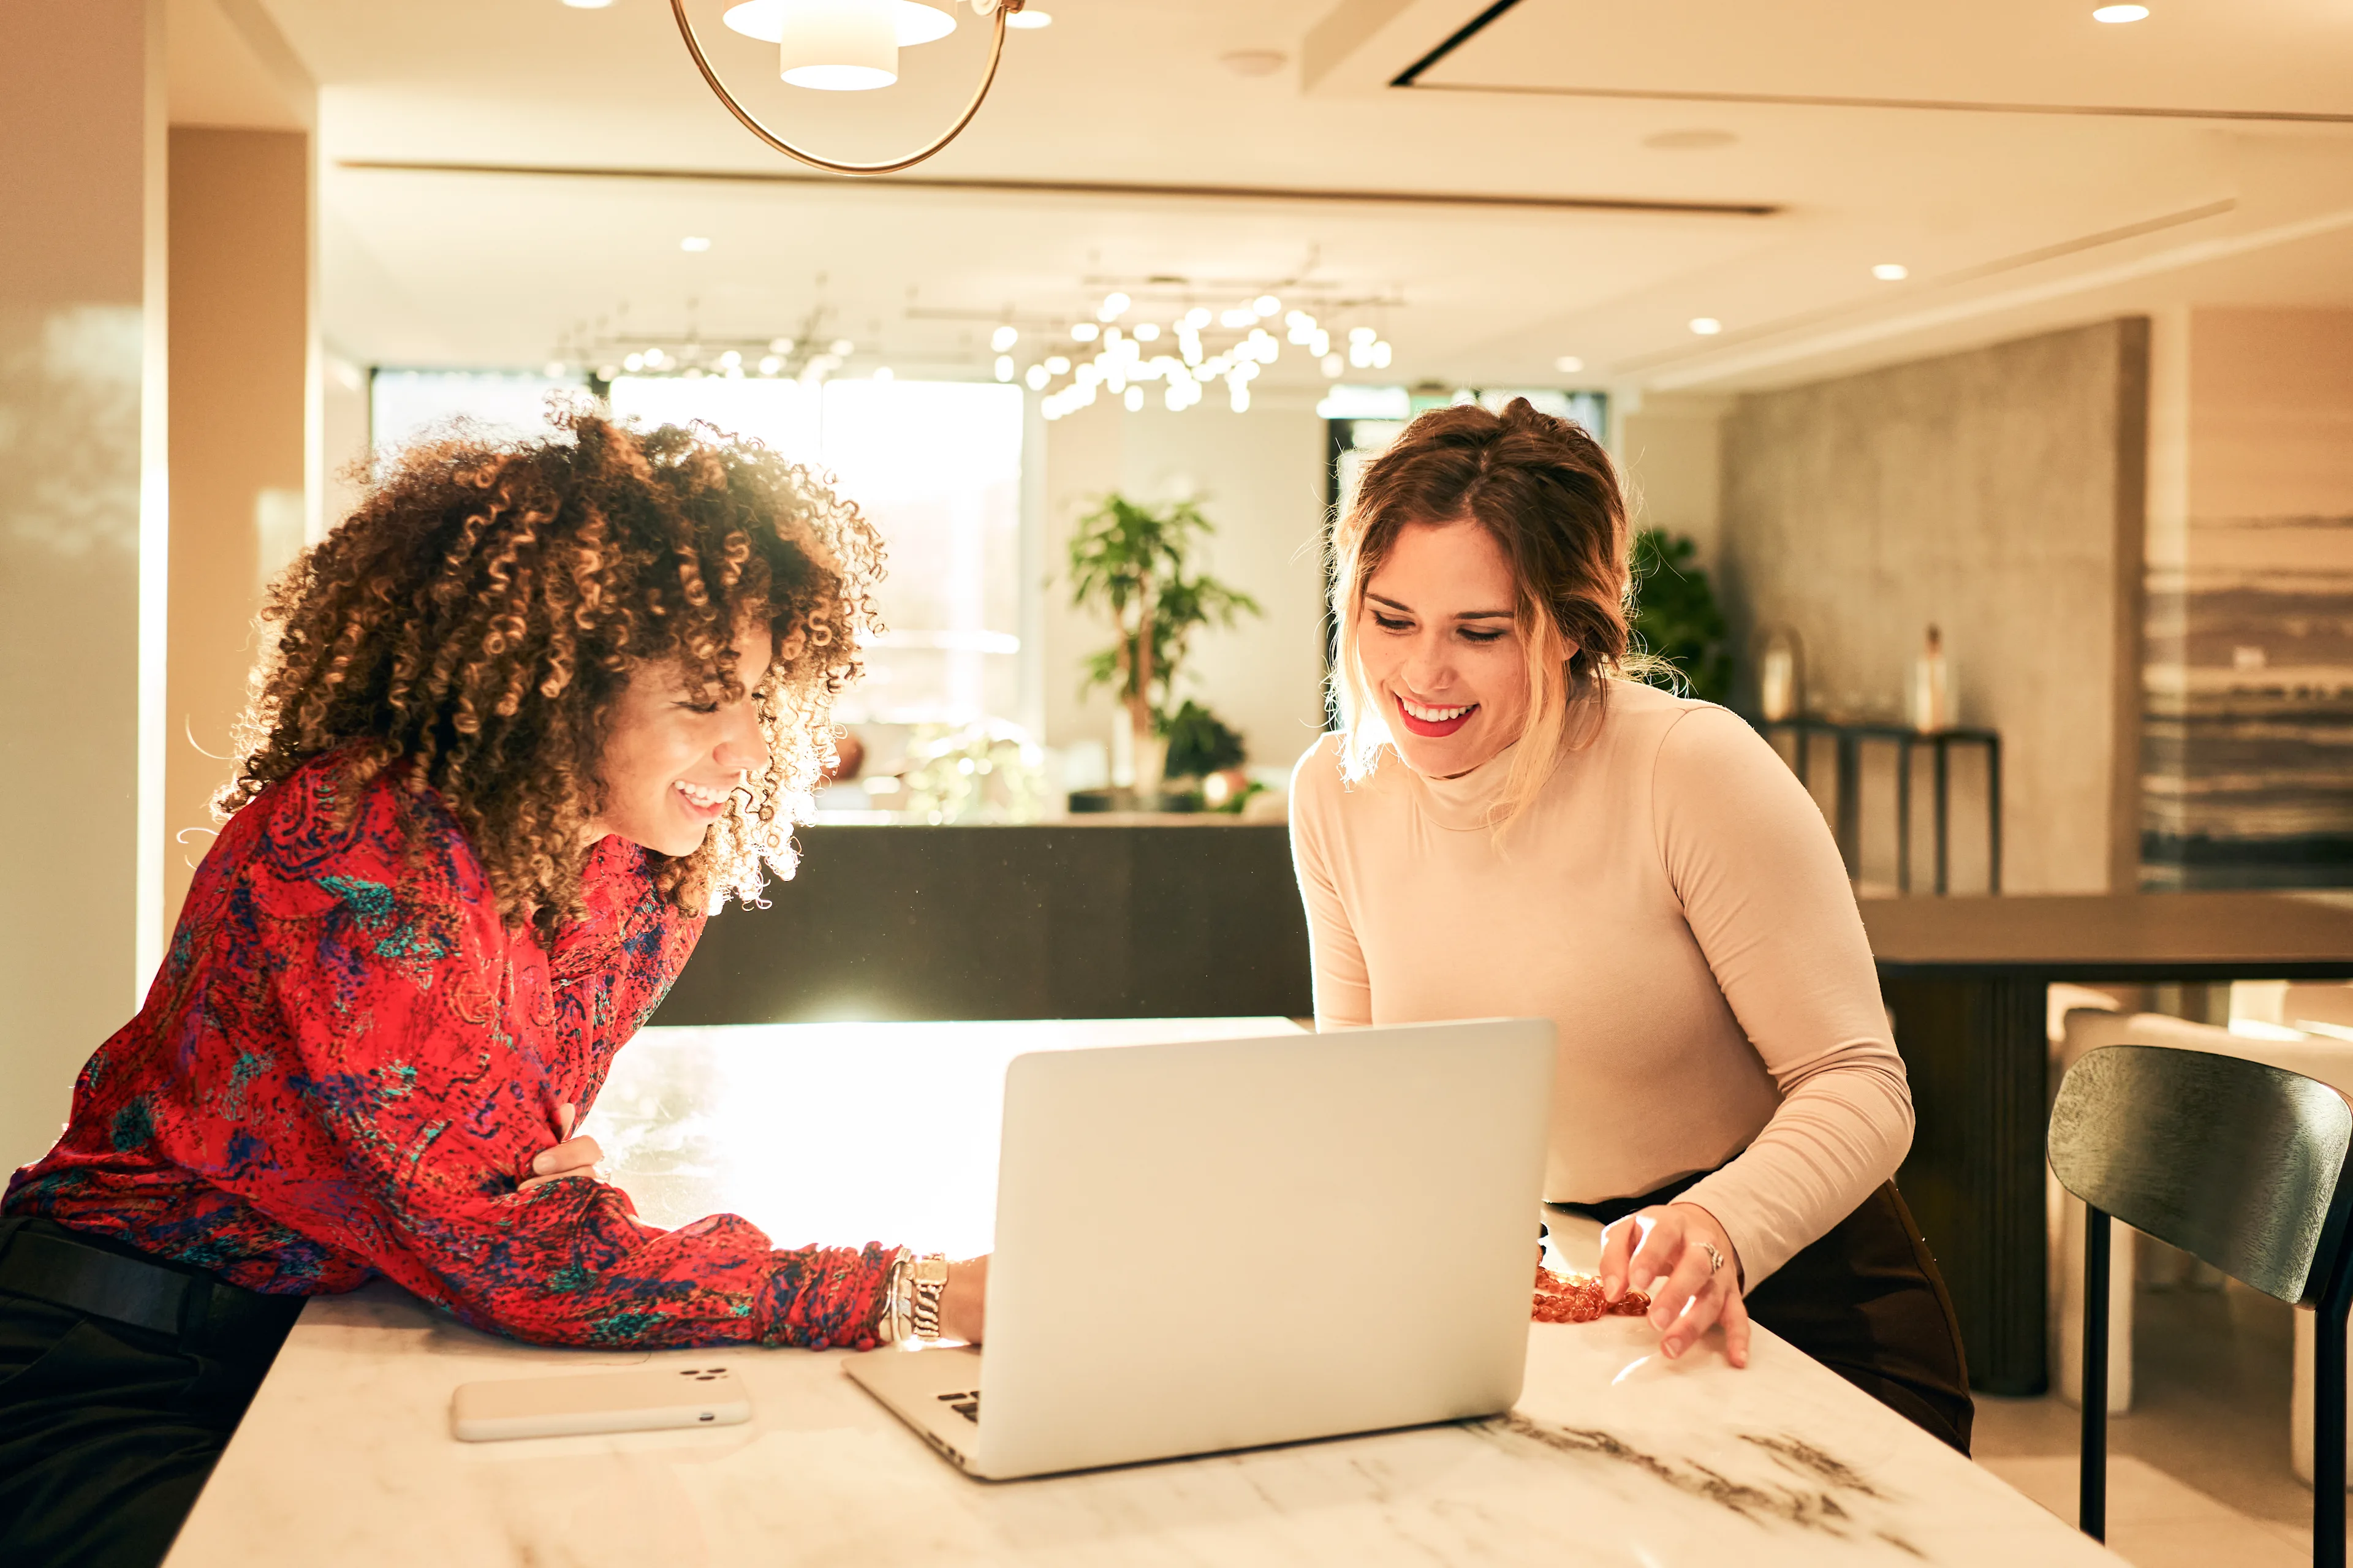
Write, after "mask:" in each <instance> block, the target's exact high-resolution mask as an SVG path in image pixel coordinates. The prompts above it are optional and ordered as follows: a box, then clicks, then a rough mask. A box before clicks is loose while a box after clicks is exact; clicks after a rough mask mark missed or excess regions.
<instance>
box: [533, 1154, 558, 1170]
mask: <svg viewBox="0 0 2353 1568" xmlns="http://www.w3.org/2000/svg"><path fill="white" fill-rule="evenodd" d="M531 1168H532V1169H533V1171H536V1172H538V1173H540V1174H541V1175H545V1174H547V1173H548V1172H550V1171H552V1170H554V1168H555V1167H554V1163H553V1162H552V1161H550V1160H549V1158H548V1157H547V1156H546V1155H545V1154H533V1156H532V1157H531Z"/></svg>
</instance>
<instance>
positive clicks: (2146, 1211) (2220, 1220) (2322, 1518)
mask: <svg viewBox="0 0 2353 1568" xmlns="http://www.w3.org/2000/svg"><path fill="white" fill-rule="evenodd" d="M2348 1151H2353V1109H2348V1106H2347V1104H2346V1101H2345V1097H2344V1096H2343V1095H2341V1094H2339V1093H2337V1090H2335V1089H2331V1088H2329V1087H2328V1086H2327V1084H2325V1083H2321V1082H2318V1081H2317V1080H2316V1079H2308V1078H2306V1077H2304V1076H2303V1075H2302V1074H2300V1073H2292V1072H2288V1071H2286V1070H2284V1068H2275V1067H2267V1066H2265V1065H2263V1063H2261V1062H2251V1061H2246V1060H2242V1058H2237V1057H2222V1056H2213V1055H2211V1054H2209V1053H2207V1052H2205V1051H2186V1050H2177V1049H2173V1048H2170V1047H2162V1046H2106V1047H2102V1048H2101V1049H2099V1050H2095V1051H2092V1052H2090V1053H2088V1054H2087V1055H2085V1056H2084V1057H2083V1058H2081V1059H2080V1060H2078V1061H2077V1062H2076V1063H2075V1065H2074V1066H2073V1067H2072V1068H2068V1069H2067V1077H2066V1079H2065V1081H2063V1083H2062V1084H2061V1085H2060V1086H2059V1099H2058V1101H2057V1103H2056V1104H2054V1105H2053V1106H2052V1110H2051V1169H2052V1173H2054V1174H2056V1175H2057V1176H2058V1178H2059V1183H2060V1185H2062V1186H2063V1187H2065V1188H2066V1189H2067V1190H2068V1191H2069V1192H2071V1193H2073V1194H2075V1195H2076V1196H2077V1197H2079V1198H2081V1199H2083V1200H2084V1205H2085V1206H2086V1207H2087V1208H2088V1209H2089V1211H2090V1212H2089V1214H2087V1215H2085V1222H2084V1457H2083V1466H2084V1471H2083V1490H2082V1500H2081V1503H2080V1505H2079V1512H2080V1517H2079V1520H2078V1522H2079V1523H2080V1524H2081V1525H2082V1527H2083V1530H2084V1533H2086V1534H2087V1535H2090V1536H2091V1537H2093V1539H2094V1540H2102V1541H2104V1540H2105V1539H2106V1538H2107V1484H2108V1225H2107V1221H2108V1217H2109V1216H2110V1215H2114V1216H2115V1217H2116V1218H2117V1219H2120V1220H2123V1221H2124V1222H2125V1223H2126V1225H2129V1226H2133V1227H2134V1228H2135V1229H2137V1230H2141V1231H2146V1232H2147V1234H2149V1235H2150V1236H2153V1237H2157V1238H2158V1240H2159V1241H2163V1242H2168V1243H2170V1244H2171V1245H2172V1246H2175V1247H2180V1248H2181V1249H2182V1250H2183V1251H2185V1252H2189V1253H2191V1254H2193V1255H2195V1256H2196V1257H2198V1258H2203V1259H2204V1260H2205V1261H2206V1262H2208V1263H2211V1264H2212V1265H2213V1266H2214V1267H2215V1268H2220V1269H2221V1270H2222V1272H2224V1273H2225V1274H2228V1275H2231V1276H2232V1278H2234V1279H2239V1280H2241V1281H2242V1282H2243V1283H2245V1284H2247V1285H2251V1286H2253V1288H2254V1289H2258V1290H2261V1291H2262V1292H2263V1294H2265V1295H2266V1296H2274V1297H2276V1298H2278V1299H2279V1300H2283V1301H2286V1302H2289V1303H2291V1304H2293V1305H2296V1306H2308V1307H2314V1308H2316V1309H2317V1310H2318V1311H2319V1321H2318V1322H2317V1324H2316V1330H2317V1333H2318V1343H2317V1349H2318V1353H2317V1354H2316V1356H2315V1357H2314V1358H2313V1363H2314V1371H2313V1378H2314V1387H2313V1400H2312V1413H2313V1414H2312V1420H2313V1427H2312V1481H2313V1486H2312V1560H2313V1562H2314V1563H2316V1564H2318V1565H2320V1568H2345V1320H2346V1313H2347V1309H2348V1306H2353V1247H2348V1246H2347V1245H2346V1232H2347V1223H2346V1222H2347V1218H2348V1214H2353V1182H2348V1181H2347V1180H2346V1176H2347V1174H2348V1172H2347V1169H2346V1160H2347V1154H2348Z"/></svg>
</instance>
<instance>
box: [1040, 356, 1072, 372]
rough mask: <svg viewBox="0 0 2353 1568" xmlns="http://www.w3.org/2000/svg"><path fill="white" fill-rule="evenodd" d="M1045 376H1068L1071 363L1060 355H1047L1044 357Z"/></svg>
mask: <svg viewBox="0 0 2353 1568" xmlns="http://www.w3.org/2000/svg"><path fill="white" fill-rule="evenodd" d="M1046 374H1048V375H1068V374H1071V362H1070V361H1069V360H1066V359H1064V358H1063V357H1062V356H1061V355H1060V354H1049V355H1047V356H1046Z"/></svg>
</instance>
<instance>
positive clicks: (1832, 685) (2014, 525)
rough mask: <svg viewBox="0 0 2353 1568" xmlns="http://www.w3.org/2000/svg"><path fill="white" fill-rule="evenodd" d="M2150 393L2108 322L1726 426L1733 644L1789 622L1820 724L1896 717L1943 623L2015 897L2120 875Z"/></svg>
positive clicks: (1849, 386)
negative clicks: (1843, 717)
mask: <svg viewBox="0 0 2353 1568" xmlns="http://www.w3.org/2000/svg"><path fill="white" fill-rule="evenodd" d="M2147 374H2148V337H2147V323H2146V322H2145V321H2141V320H2138V319H2135V320H2130V321H2109V322H2104V323H2100V324H2098V325H2094V326H2089V327H2083V328H2079V329H2075V330H2073V331H2063V332H2054V333H2050V334H2046V335H2043V336H2040V337H2034V338H2029V339H2024V340H2021V341H2019V342H2009V343H2001V344H1997V345H1995V346H1993V347H1990V348H1986V349H1979V350H1977V351H1974V352H1971V353H1959V354H1953V355H1949V356H1947V357H1943V358H1939V359H1933V360H1926V361H1921V362H1917V363H1911V364H1905V365H1897V366H1894V367H1892V368H1889V369H1884V370H1879V371H1874V372H1871V373H1869V374H1861V375H1854V376H1848V377H1842V378H1840V379H1837V380H1833V381H1827V382H1821V383H1818V384H1813V385H1810V386H1801V387H1796V388H1792V389H1789V390H1788V391H1782V392H1773V393H1763V394H1756V395H1748V396H1745V397H1743V398H1742V399H1740V401H1739V403H1738V404H1737V405H1736V407H1735V408H1734V410H1733V411H1732V413H1731V414H1730V415H1729V416H1727V418H1726V420H1725V431H1724V450H1723V464H1724V489H1723V495H1724V502H1723V522H1722V528H1723V538H1722V547H1721V550H1722V554H1721V560H1722V567H1723V583H1724V586H1725V596H1726V598H1727V601H1728V603H1729V605H1730V606H1731V608H1732V611H1733V615H1734V618H1735V631H1736V635H1737V636H1740V637H1743V638H1744V639H1745V638H1746V636H1747V635H1748V634H1750V633H1751V632H1752V631H1753V629H1754V628H1755V627H1756V626H1759V625H1761V624H1764V623H1767V622H1776V621H1778V622H1782V623H1786V624H1788V625H1791V626H1795V627H1796V628H1797V629H1798V630H1799V634H1800V636H1801V637H1803V639H1804V643H1805V650H1806V657H1807V666H1808V669H1807V681H1808V689H1809V692H1810V697H1811V699H1812V702H1813V705H1814V706H1816V707H1820V708H1844V709H1848V710H1860V711H1862V712H1863V713H1867V714H1883V715H1886V716H1891V717H1892V716H1894V715H1896V714H1899V713H1900V712H1901V711H1902V708H1901V694H1902V690H1903V685H1902V683H1903V680H1904V679H1905V670H1906V668H1907V666H1908V661H1909V660H1910V659H1911V658H1912V657H1913V656H1914V655H1915V653H1916V651H1917V650H1918V648H1919V647H1920V643H1921V640H1922V637H1923V633H1924V630H1925V628H1926V626H1928V625H1929V624H1930V623H1932V622H1933V623H1936V625H1938V626H1941V627H1942V628H1943V630H1944V634H1945V637H1946V645H1947V648H1948V649H1949V650H1950V651H1951V657H1952V658H1953V661H1954V665H1955V672H1956V676H1957V682H1958V697H1959V720H1960V721H1961V722H1963V723H1965V724H1972V725H1983V726H1988V727H1990V728H1993V729H1997V730H1999V731H2001V733H2002V740H2003V744H2004V748H2005V752H2004V788H2005V796H2004V811H2003V816H2002V822H2003V833H2004V839H2005V854H2004V863H2003V886H2004V888H2005V889H2006V890H2009V891H2014V892H2080V891H2096V890H2101V889H2106V888H2108V887H2110V886H2111V885H2115V886H2118V887H2126V888H2128V887H2130V886H2132V885H2133V883H2134V880H2135V879H2136V878H2137V856H2138V844H2137V815H2138V814H2137V792H2138V783H2137V774H2138V767H2137V752H2138V731H2137V724H2138V713H2139V702H2138V700H2137V685H2138V682H2137V679H2136V671H2137V667H2138V664H2139V658H2138V657H2137V639H2138V637H2139V627H2140V615H2139V604H2138V586H2139V578H2140V561H2141V528H2142V519H2143V510H2144V505H2143V491H2144V486H2145V483H2146V477H2147V468H2146V463H2147ZM1750 662H1753V661H1750ZM1749 679H1750V680H1751V681H1752V682H1753V679H1754V672H1753V670H1751V671H1749ZM1970 810H1971V807H1970V805H1969V804H1968V802H1967V801H1959V802H1957V803H1956V828H1955V836H1956V846H1957V849H1961V848H1965V847H1967V842H1968V840H1969V839H1970V838H1971V835H1969V834H1968V832H1967V830H1966V827H1965V826H1964V825H1965V824H1967V823H1968V820H1969V817H1968V813H1969V811H1970ZM1916 853H1917V850H1916V849H1915V855H1916ZM1880 874H1881V875H1883V874H1884V873H1883V870H1882V871H1881V873H1880ZM1872 875H1873V867H1872V866H1871V865H1870V864H1869V863H1866V867H1865V876H1866V878H1867V879H1868V878H1870V877H1872ZM1916 886H1917V884H1916V883H1915V887H1916ZM1962 886H1963V887H1966V886H1967V884H1966V883H1963V884H1962Z"/></svg>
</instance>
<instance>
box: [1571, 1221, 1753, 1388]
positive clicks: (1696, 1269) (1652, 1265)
mask: <svg viewBox="0 0 2353 1568" xmlns="http://www.w3.org/2000/svg"><path fill="white" fill-rule="evenodd" d="M1710 1247H1714V1248H1715V1258H1710V1257H1709V1256H1708V1249H1709V1248H1710ZM1718 1258H1720V1259H1721V1260H1722V1265H1721V1267H1719V1266H1718V1264H1717V1261H1716V1259H1718ZM1599 1274H1600V1276H1601V1293H1602V1295H1603V1296H1604V1297H1605V1298H1607V1299H1608V1300H1611V1301H1615V1300H1618V1299H1619V1298H1620V1297H1621V1296H1623V1295H1624V1294H1625V1293H1626V1292H1627V1290H1628V1289H1637V1290H1641V1289H1647V1290H1649V1291H1650V1293H1651V1327H1652V1328H1654V1329H1657V1330H1658V1331H1660V1332H1661V1334H1662V1336H1663V1337H1662V1339H1661V1340H1660V1342H1659V1348H1660V1349H1661V1350H1662V1351H1664V1352H1666V1353H1667V1355H1668V1356H1669V1357H1670V1358H1672V1357H1674V1356H1679V1355H1681V1354H1683V1352H1685V1351H1687V1350H1689V1349H1691V1347H1692V1346H1694V1345H1695V1344H1697V1343H1698V1342H1699V1340H1700V1336H1701V1335H1703V1334H1704V1333H1706V1332H1707V1331H1708V1330H1709V1329H1710V1328H1712V1327H1714V1326H1715V1324H1717V1323H1719V1322H1721V1323H1722V1324H1723V1325H1724V1355H1725V1360H1726V1361H1729V1362H1730V1363H1732V1364H1733V1365H1735V1366H1746V1365H1747V1364H1748V1305H1747V1303H1746V1301H1745V1300H1742V1298H1741V1293H1740V1255H1739V1254H1738V1252H1736V1250H1735V1249H1734V1247H1733V1245H1732V1237H1729V1236H1727V1235H1725V1229H1724V1226H1721V1225H1718V1224H1717V1223H1716V1220H1715V1215H1712V1214H1710V1213H1708V1212H1707V1211H1706V1210H1705V1209H1704V1208H1702V1207H1700V1206H1699V1205H1697V1204H1668V1205H1664V1206H1662V1207H1655V1208H1647V1209H1643V1210H1642V1211H1641V1212H1640V1213H1639V1214H1632V1215H1627V1216H1626V1217H1625V1218H1624V1219H1621V1220H1620V1221H1619V1222H1618V1223H1617V1224H1615V1225H1613V1226H1609V1228H1608V1229H1606V1230H1604V1231H1603V1232H1602V1233H1601V1263H1600V1267H1599Z"/></svg>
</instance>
